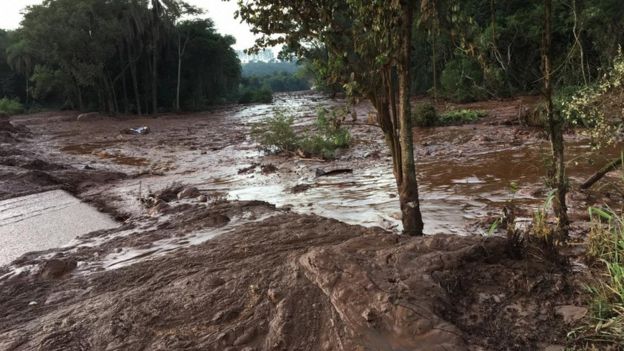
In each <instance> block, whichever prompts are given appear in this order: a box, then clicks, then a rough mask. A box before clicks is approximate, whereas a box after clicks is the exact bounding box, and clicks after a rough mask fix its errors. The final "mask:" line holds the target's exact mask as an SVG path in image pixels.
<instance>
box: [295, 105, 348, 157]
mask: <svg viewBox="0 0 624 351" xmlns="http://www.w3.org/2000/svg"><path fill="white" fill-rule="evenodd" d="M346 113H347V112H346V110H343V109H338V110H333V111H331V114H330V112H329V111H328V110H327V109H324V108H322V109H319V110H318V111H317V114H318V117H317V119H316V123H315V126H316V128H315V130H314V131H312V132H309V131H308V132H307V133H306V135H305V136H304V137H303V138H302V139H301V141H300V143H299V147H300V149H301V151H302V152H303V153H304V154H306V155H310V156H320V157H322V158H325V159H330V158H334V157H335V156H336V150H338V149H342V148H347V147H349V143H350V142H351V133H349V131H348V130H347V129H346V128H344V127H342V121H343V120H344V119H345V116H346Z"/></svg>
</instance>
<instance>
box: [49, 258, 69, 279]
mask: <svg viewBox="0 0 624 351" xmlns="http://www.w3.org/2000/svg"><path fill="white" fill-rule="evenodd" d="M77 265H78V264H77V263H76V261H75V260H72V259H67V260H59V259H51V260H49V261H46V262H45V264H44V265H43V268H42V269H41V276H42V277H43V278H46V279H58V278H61V277H63V276H65V275H67V274H69V273H71V271H73V270H74V269H76V267H77Z"/></svg>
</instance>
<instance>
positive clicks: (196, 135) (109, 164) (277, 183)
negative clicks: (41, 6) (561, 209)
mask: <svg viewBox="0 0 624 351" xmlns="http://www.w3.org/2000/svg"><path fill="white" fill-rule="evenodd" d="M343 103H344V102H343V101H340V100H330V99H327V98H325V97H323V96H321V95H316V94H311V93H299V94H284V95H278V96H277V97H276V99H275V101H274V103H273V104H269V105H249V106H232V107H225V108H221V109H218V110H215V111H211V112H204V113H194V114H187V115H162V116H159V117H158V118H155V119H154V118H140V117H128V118H115V119H112V118H101V119H97V120H93V121H80V122H79V121H76V119H75V116H73V115H71V114H69V115H68V114H59V115H58V116H56V115H46V116H26V117H19V118H16V119H14V121H15V122H16V123H20V124H23V125H25V126H27V127H28V128H29V129H30V130H31V131H32V138H31V143H30V144H29V148H31V149H32V150H31V151H33V152H35V153H36V154H37V155H39V156H40V157H42V158H44V159H46V160H50V161H51V162H55V163H58V164H64V165H71V166H73V167H75V168H78V169H84V168H87V169H94V170H106V171H120V172H124V173H126V174H128V175H129V177H127V178H126V179H122V180H115V181H112V182H94V185H93V186H90V187H88V188H86V190H84V191H80V192H79V193H78V194H77V195H78V196H79V197H80V198H82V199H84V200H92V199H97V200H98V203H105V204H106V208H108V209H109V210H113V211H114V212H116V213H123V214H125V215H126V217H127V216H129V217H131V218H132V217H138V216H142V215H145V213H146V210H145V209H144V207H143V206H142V205H141V203H140V201H139V198H140V197H142V196H144V195H146V194H147V193H149V192H150V191H155V190H158V189H162V188H165V187H167V186H169V185H171V184H174V183H181V184H184V185H193V186H196V187H198V188H199V190H200V191H202V192H205V193H209V194H213V195H214V194H219V195H218V196H222V197H224V198H228V199H238V200H262V201H267V202H269V203H272V204H275V205H276V206H277V207H279V208H287V209H290V210H292V211H294V212H297V213H303V214H307V213H314V214H318V215H320V216H324V217H330V218H334V219H338V220H340V221H343V222H346V223H349V224H359V225H363V226H368V227H371V226H380V227H382V228H385V229H389V230H394V231H397V232H398V231H400V230H401V223H400V212H399V206H398V198H397V192H396V184H395V181H394V178H393V176H392V173H391V159H390V156H389V153H388V151H387V150H386V147H385V145H384V144H383V142H382V134H381V131H380V130H379V128H378V127H376V126H371V125H367V124H366V121H365V119H366V114H367V113H368V111H369V110H371V107H370V105H368V104H367V103H362V104H360V105H358V106H357V112H358V115H359V120H358V121H357V122H355V123H350V124H348V128H349V129H350V131H351V133H352V136H353V140H354V142H353V145H352V146H351V147H350V148H349V149H348V150H343V151H342V152H340V153H339V154H338V157H337V158H336V160H333V161H322V160H310V159H300V158H296V157H287V156H280V155H270V154H267V153H265V152H263V151H261V150H259V149H258V147H257V145H256V144H255V143H254V141H253V140H252V139H251V137H250V136H249V131H250V126H251V125H253V123H257V122H260V121H262V120H263V119H264V118H266V117H267V116H269V115H271V114H272V113H274V110H275V109H280V110H284V111H287V113H290V114H293V115H294V116H295V117H296V122H295V125H296V127H297V128H305V126H307V125H310V124H312V123H313V121H314V118H315V111H316V109H318V108H320V107H333V106H340V105H342V104H343ZM523 103H524V102H523V100H522V99H516V100H509V101H504V102H492V103H490V104H487V103H481V104H479V105H478V106H476V107H475V108H477V107H478V108H479V109H482V110H484V111H486V112H488V116H487V117H485V118H483V119H482V120H481V121H479V122H478V123H476V124H474V125H464V126H455V127H444V128H432V129H416V130H415V132H414V133H415V148H416V155H417V156H416V157H417V160H418V161H417V170H418V178H419V182H420V194H421V202H422V211H423V216H424V221H425V232H426V233H428V234H435V233H455V234H460V235H465V234H474V233H485V231H486V230H487V226H486V225H485V224H483V223H482V221H480V220H482V219H483V218H486V217H492V216H496V215H497V214H498V213H499V212H500V209H501V208H502V206H503V205H506V204H508V203H509V201H513V202H514V203H515V204H519V205H522V206H525V208H535V207H537V206H539V205H540V204H541V203H543V201H544V197H545V191H544V190H543V188H544V186H543V184H544V182H543V176H544V174H545V168H546V166H545V165H546V160H547V158H548V152H549V149H548V144H547V142H546V140H545V139H544V137H543V135H541V133H540V132H539V131H536V130H534V129H531V128H526V127H521V126H519V125H517V124H514V123H509V121H511V122H513V120H512V119H513V116H514V115H515V113H516V110H517V107H518V106H520V105H521V104H523ZM463 107H464V108H470V107H471V105H466V106H463ZM137 126H147V127H149V128H150V133H149V134H147V135H128V134H124V133H121V132H120V131H122V130H124V129H127V128H131V127H137ZM566 138H567V140H568V148H567V150H568V156H567V157H568V161H567V162H568V166H569V176H570V177H571V180H572V184H573V185H574V184H577V183H578V182H579V181H580V180H582V179H584V178H585V177H587V176H588V175H590V174H591V173H592V172H593V171H595V170H596V169H597V168H598V167H599V166H600V165H602V164H603V163H604V162H606V160H608V159H609V158H611V157H614V155H617V154H618V152H620V150H621V147H620V146H617V147H613V148H610V149H607V150H602V151H600V152H596V151H592V150H591V148H590V147H589V145H588V143H587V141H585V140H584V139H583V138H582V137H581V136H579V135H573V134H570V135H567V136H566ZM266 165H272V166H274V170H271V171H266V169H269V168H266V169H265V168H264V167H262V166H266ZM271 168H273V167H271ZM336 168H350V169H353V173H351V174H341V175H336V176H330V177H317V176H316V170H317V169H321V170H325V171H327V170H332V169H336ZM295 186H298V187H299V188H300V189H302V190H303V191H293V188H294V187H295ZM56 195H59V194H56ZM56 195H55V196H56ZM46 196H48V195H38V196H37V197H35V198H36V199H43V198H45V197H46ZM51 199H52V200H54V199H53V198H51ZM67 200H68V199H67ZM68 201H69V200H68ZM571 201H572V205H571V207H572V208H573V211H576V212H578V213H579V215H581V214H582V213H585V211H586V210H585V206H586V205H587V201H586V199H584V200H582V201H581V200H578V201H577V199H576V198H574V196H573V195H572V197H571ZM59 204H63V206H65V204H67V206H65V207H63V206H61V207H63V208H61V209H58V211H57V210H56V209H54V211H56V212H55V214H54V215H53V217H54V219H55V221H57V222H56V224H54V225H51V226H48V225H46V226H44V225H43V223H42V221H44V222H46V223H47V220H46V219H45V217H38V218H37V219H36V221H31V222H29V224H28V229H27V231H29V233H31V234H29V235H31V236H32V239H33V240H32V241H34V242H37V240H35V239H34V238H35V237H36V238H46V239H45V240H43V241H48V240H49V241H50V242H52V243H54V244H53V245H63V244H66V243H67V242H68V241H69V240H71V239H72V238H73V237H75V236H76V235H79V234H83V233H84V232H85V231H89V230H88V229H92V230H98V229H102V228H106V227H110V226H112V225H115V224H114V223H111V222H110V219H108V218H106V219H102V218H101V216H100V217H98V218H95V217H94V218H91V217H88V215H85V216H83V215H81V214H80V213H81V212H75V211H74V208H73V207H71V206H79V205H78V204H75V203H73V202H72V201H69V202H67V203H65V202H63V201H61V202H59ZM0 206H5V205H2V204H0ZM7 206H8V205H7ZM37 206H42V208H46V206H45V205H43V204H38V205H37ZM59 206H60V205H59ZM20 208H21V209H20ZM77 209H78V210H79V211H83V210H84V211H87V212H88V213H90V211H89V210H90V209H85V208H83V207H81V206H79V207H77ZM11 211H12V212H10V216H3V217H1V218H0V236H2V237H7V236H11V235H12V234H11V233H12V232H13V231H15V230H16V228H18V227H17V226H16V225H15V224H12V222H10V221H11V219H10V218H13V217H14V216H24V215H26V213H29V212H30V211H31V210H30V208H28V206H26V207H16V208H11ZM20 211H22V212H20ZM18 212H19V213H18ZM3 213H4V212H3ZM77 216H78V217H77ZM76 218H82V220H79V221H78V222H79V223H80V226H79V228H78V229H76V230H75V231H73V230H65V229H66V228H69V225H70V223H76V222H77V220H76ZM25 223H26V222H25ZM85 226H86V227H87V228H85ZM89 226H91V227H90V228H89ZM7 228H8V229H7ZM44 228H45V229H44ZM7 230H8V232H7ZM20 230H21V229H20ZM24 230H26V229H24ZM16 245H17V246H16ZM49 246H50V245H47V247H49ZM8 247H11V248H10V249H9V250H10V251H11V252H12V253H11V254H4V253H2V256H3V257H4V258H3V260H0V264H2V263H3V262H4V263H6V262H7V259H8V258H10V257H13V256H15V255H16V254H17V253H23V252H25V251H30V250H33V249H40V248H41V247H39V246H32V245H22V246H21V247H20V245H19V244H15V243H12V244H11V245H9V246H8Z"/></svg>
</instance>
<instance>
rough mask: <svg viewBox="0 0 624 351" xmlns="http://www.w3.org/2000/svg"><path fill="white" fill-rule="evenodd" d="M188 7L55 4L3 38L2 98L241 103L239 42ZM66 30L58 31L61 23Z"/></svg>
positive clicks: (84, 103)
mask: <svg viewBox="0 0 624 351" xmlns="http://www.w3.org/2000/svg"><path fill="white" fill-rule="evenodd" d="M199 13H200V11H199V10H198V9H196V8H193V7H191V6H189V5H188V4H185V3H183V2H177V1H164V2H163V1H159V0H158V1H157V0H153V1H148V0H136V1H127V0H113V1H100V0H56V1H45V2H44V3H43V4H41V5H35V6H31V7H28V8H27V10H26V12H25V16H24V20H23V21H22V23H21V27H20V28H19V29H18V30H16V31H14V32H8V33H7V32H2V33H1V37H0V45H1V46H2V47H1V48H0V51H1V52H2V55H3V57H2V58H3V60H2V62H3V63H2V67H1V68H0V74H2V77H1V78H0V79H1V81H2V87H1V88H2V91H1V92H0V95H4V96H8V97H17V98H19V99H20V100H21V101H22V102H24V103H26V104H29V102H30V101H33V100H34V101H36V102H37V103H38V104H43V105H54V104H56V105H58V106H59V107H62V108H72V109H80V110H100V111H104V112H108V113H116V112H134V113H138V114H141V113H154V112H158V111H160V110H163V109H165V110H180V109H192V110H196V109H201V108H205V107H206V106H208V105H211V104H214V103H220V102H225V101H230V100H232V99H235V98H236V96H237V93H238V84H239V80H240V75H241V67H240V63H239V61H238V58H237V56H236V53H235V52H234V50H233V49H232V48H231V46H232V44H234V42H235V40H234V38H233V37H230V36H223V35H220V34H218V33H217V32H216V30H215V28H214V24H213V22H212V21H210V20H208V19H191V20H182V18H183V17H184V16H186V17H188V16H189V15H194V14H199ZM61 23H62V24H63V25H59V24H61Z"/></svg>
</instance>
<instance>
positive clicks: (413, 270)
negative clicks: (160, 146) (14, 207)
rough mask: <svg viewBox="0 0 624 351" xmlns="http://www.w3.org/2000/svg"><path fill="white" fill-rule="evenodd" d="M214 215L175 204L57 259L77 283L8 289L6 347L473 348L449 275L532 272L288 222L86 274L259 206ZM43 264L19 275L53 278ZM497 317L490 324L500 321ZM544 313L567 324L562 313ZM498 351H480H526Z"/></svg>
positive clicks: (5, 285)
mask: <svg viewBox="0 0 624 351" xmlns="http://www.w3.org/2000/svg"><path fill="white" fill-rule="evenodd" d="M214 206H216V207H213V208H211V207H210V206H208V207H204V206H202V205H194V206H179V207H178V208H177V211H178V212H177V213H170V215H172V220H171V223H170V224H171V225H168V226H167V225H161V226H160V227H161V228H162V229H159V230H155V231H150V232H143V233H142V234H141V233H137V234H135V235H130V236H128V237H127V238H126V239H123V238H117V239H115V240H112V241H111V243H112V244H111V243H109V244H107V245H102V246H100V247H98V248H91V249H89V248H87V249H85V250H77V251H72V250H69V249H66V250H64V251H63V250H61V251H59V252H57V253H56V254H55V251H51V252H50V253H48V255H47V257H52V256H54V257H55V259H57V260H58V261H62V262H71V261H72V260H77V261H81V262H83V263H79V264H78V269H77V270H75V271H74V272H70V273H67V274H65V275H62V274H50V272H49V271H48V270H47V269H43V270H37V269H35V270H33V271H32V272H31V273H22V274H21V275H18V276H13V277H10V278H5V279H4V280H2V281H0V310H2V311H4V313H3V314H2V315H1V316H0V349H2V350H37V349H39V350H467V349H470V348H471V345H470V344H469V342H468V341H469V340H470V338H469V337H468V335H467V334H466V333H465V332H464V331H463V330H462V329H461V328H459V327H458V326H456V325H454V324H453V323H451V322H450V321H449V320H445V319H444V318H443V317H442V314H448V313H442V312H444V311H448V310H449V309H450V308H451V307H452V306H453V305H455V304H458V303H460V302H459V301H457V300H451V298H450V297H451V294H449V291H450V290H449V289H448V287H447V284H446V283H444V282H446V281H447V280H448V276H449V274H451V273H452V272H458V271H461V269H460V268H461V267H463V266H465V265H469V266H470V267H472V269H476V270H483V271H484V272H485V271H488V270H490V269H493V268H492V267H498V268H495V269H500V266H501V265H502V266H506V265H508V266H509V271H514V269H518V270H520V271H521V270H522V268H514V266H513V264H508V263H506V262H507V261H509V262H511V261H510V260H509V259H507V258H505V250H504V248H505V241H504V240H503V239H501V238H482V237H458V236H445V235H438V236H431V237H423V238H415V239H414V238H406V237H401V236H396V235H393V234H388V233H386V232H384V231H382V230H380V229H367V228H363V227H359V226H351V225H347V224H344V223H341V222H338V221H335V220H331V219H326V218H322V217H317V216H307V215H298V214H294V213H283V212H276V213H274V214H273V215H272V216H270V217H269V218H267V219H264V220H261V221H259V222H252V223H248V224H242V225H240V226H237V227H235V230H234V231H231V232H229V233H227V234H223V235H221V236H219V237H217V238H215V239H213V240H210V241H207V242H204V243H203V244H200V245H198V246H188V247H182V248H179V249H177V250H174V251H171V252H169V253H166V254H164V255H160V256H158V257H155V258H153V259H147V260H143V261H138V262H137V263H135V264H132V265H128V266H126V267H124V268H119V269H116V270H100V271H95V272H88V271H85V270H84V269H82V268H81V267H82V266H84V265H85V264H86V263H84V262H86V261H88V260H97V259H98V257H101V256H103V255H106V254H107V252H114V251H115V246H125V245H128V244H132V243H134V244H135V245H139V246H141V247H149V241H150V238H153V239H154V240H162V238H163V237H168V236H176V235H177V236H184V234H185V233H187V232H189V231H193V230H197V229H199V228H201V227H202V226H215V225H221V224H218V223H216V222H215V221H214V220H212V219H211V218H213V217H214V216H216V215H218V216H223V215H226V214H228V213H229V214H232V213H240V212H241V211H243V212H244V211H248V210H250V208H251V207H253V206H256V207H257V206H262V205H261V204H251V205H250V204H245V203H242V204H241V203H236V202H233V203H220V204H218V205H214ZM250 206H251V207H250ZM246 208H247V209H246ZM211 213H212V214H213V215H212V217H211V215H210V214H211ZM230 216H231V215H230ZM125 229H127V228H125ZM125 229H124V228H122V229H119V230H125ZM104 234H106V235H111V234H114V233H112V232H110V231H108V232H105V233H102V235H104ZM113 236H114V235H113ZM90 250H92V251H90ZM28 257H38V258H37V259H35V260H34V261H29V259H28ZM40 257H41V256H37V255H30V256H27V257H25V258H24V259H22V260H21V261H18V263H17V264H18V265H28V264H36V265H39V266H40V267H46V263H45V262H43V261H40ZM68 266H69V265H68ZM519 266H522V265H519ZM72 268H73V266H69V268H68V270H71V269H72ZM495 271H496V270H494V271H492V272H495ZM61 273H62V271H61ZM533 273H539V274H538V275H541V274H542V273H544V274H547V272H541V273H540V272H533ZM548 274H550V273H548ZM441 282H442V283H441ZM472 290H474V291H470V292H469V293H470V294H478V293H479V289H478V288H477V289H472ZM507 292H509V291H505V293H507ZM467 293H468V292H467ZM559 295H560V297H561V296H563V295H561V294H559ZM511 296H513V295H511ZM453 297H454V298H458V297H457V296H453ZM466 297H467V298H468V297H469V296H466ZM560 297H559V299H560ZM460 299H461V297H460ZM511 302H512V301H510V303H511ZM438 311H441V312H438ZM482 311H485V312H483V313H489V312H488V311H489V310H488V309H485V308H484V309H482ZM492 313H493V315H491V316H490V315H487V314H485V315H482V316H481V318H482V319H485V320H488V319H493V318H496V315H497V312H496V311H493V312H492ZM544 315H545V316H547V317H548V318H550V319H552V320H554V321H556V320H557V318H558V317H556V316H555V315H554V313H553V312H552V309H548V310H544ZM523 318H525V319H528V320H526V321H525V322H526V323H533V322H535V323H537V321H538V320H537V319H535V320H533V319H532V318H534V316H529V317H523ZM535 318H537V317H535ZM462 327H463V328H466V329H467V328H468V327H466V326H465V325H464V326H462ZM484 332H486V331H484ZM509 332H510V333H515V336H516V339H521V340H523V342H522V343H520V344H517V345H522V347H529V349H535V348H536V347H537V345H538V342H546V343H547V344H548V343H552V342H555V341H556V340H557V338H558V337H560V336H561V331H560V330H559V329H556V328H555V329H553V328H551V329H549V332H550V333H549V334H548V335H546V336H544V335H543V334H542V333H534V334H535V335H533V334H531V333H532V331H531V330H528V331H527V330H510V331H509ZM544 338H546V339H545V340H544ZM494 342H503V343H504V342H505V340H495V341H494ZM495 345H496V344H494V345H492V344H486V345H484V346H486V347H487V346H489V347H490V348H489V349H493V350H496V349H505V348H509V349H523V348H518V347H514V346H513V344H508V345H506V344H501V345H499V346H501V347H502V348H499V347H497V346H495ZM524 349H525V348H524Z"/></svg>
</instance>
